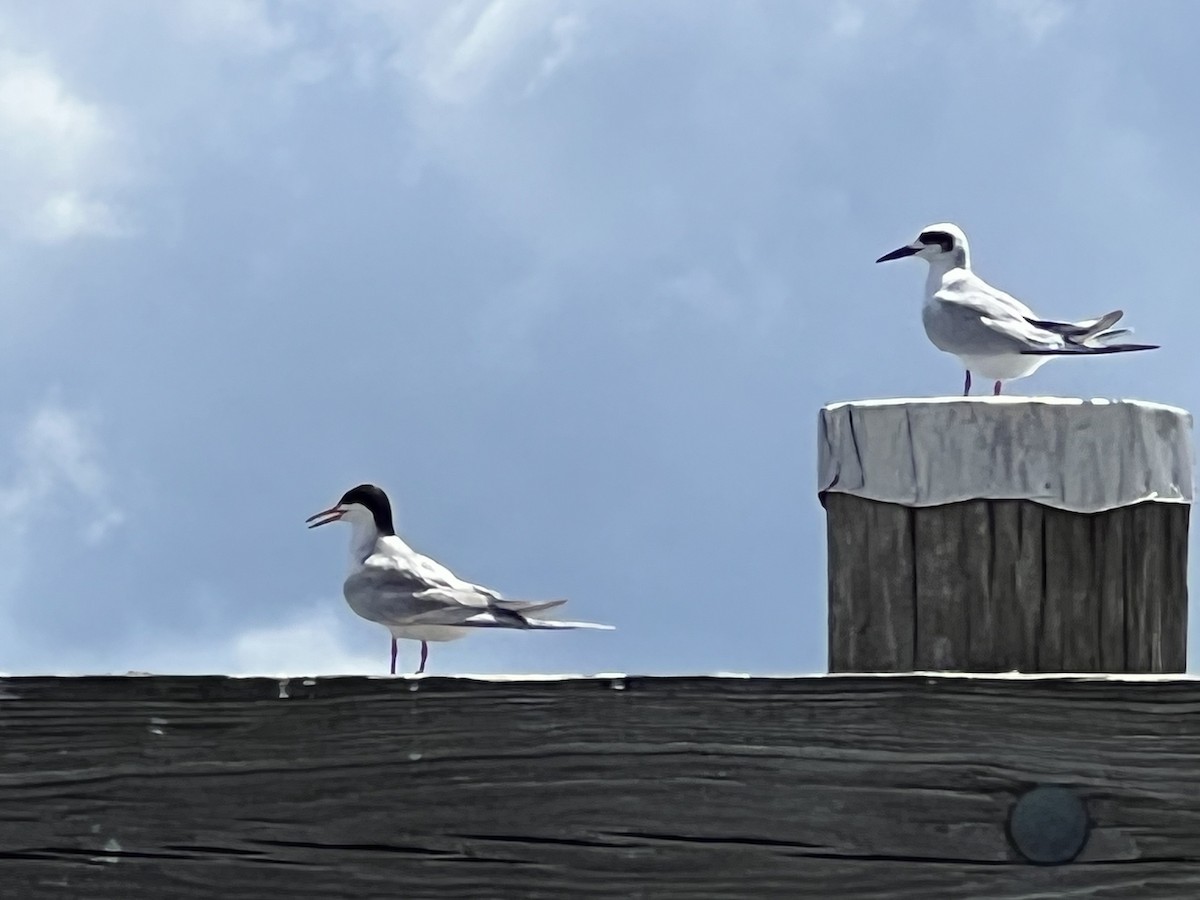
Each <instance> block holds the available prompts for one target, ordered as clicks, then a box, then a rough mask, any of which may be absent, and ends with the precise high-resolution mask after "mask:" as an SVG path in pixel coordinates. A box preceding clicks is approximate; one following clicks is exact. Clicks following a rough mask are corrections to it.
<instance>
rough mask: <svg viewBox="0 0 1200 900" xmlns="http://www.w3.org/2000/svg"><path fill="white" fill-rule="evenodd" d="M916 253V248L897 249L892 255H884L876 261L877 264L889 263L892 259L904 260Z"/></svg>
mask: <svg viewBox="0 0 1200 900" xmlns="http://www.w3.org/2000/svg"><path fill="white" fill-rule="evenodd" d="M916 252H917V251H916V248H913V247H897V248H896V249H895V250H893V251H892V252H891V253H885V254H883V256H881V257H879V259H877V260H875V262H877V263H881V262H887V261H888V260H890V259H904V257H906V256H912V255H913V254H914V253H916Z"/></svg>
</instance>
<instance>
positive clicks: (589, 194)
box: [0, 0, 1200, 673]
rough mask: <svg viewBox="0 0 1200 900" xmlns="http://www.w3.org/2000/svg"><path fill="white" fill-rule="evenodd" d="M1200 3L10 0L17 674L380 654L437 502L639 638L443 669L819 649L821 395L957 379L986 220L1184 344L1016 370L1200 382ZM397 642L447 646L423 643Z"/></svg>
mask: <svg viewBox="0 0 1200 900" xmlns="http://www.w3.org/2000/svg"><path fill="white" fill-rule="evenodd" d="M1197 25H1200V8H1197V7H1195V6H1193V5H1192V4H1191V3H1189V2H1185V0H1181V2H1175V3H1172V2H1168V0H1159V2H1157V3H1156V4H1155V15H1153V16H1148V15H1145V12H1144V11H1143V10H1142V9H1141V7H1139V6H1138V5H1135V4H1126V3H1118V2H1103V0H1096V2H1092V3H1089V4H1086V5H1082V4H1071V3H1067V2H1058V0H1012V2H992V3H985V2H976V3H969V4H968V3H963V4H945V3H926V2H916V0H913V2H900V0H897V2H890V3H881V2H874V0H861V2H856V0H838V2H826V3H819V2H812V3H793V2H788V0H779V2H758V3H751V2H726V3H720V4H718V3H705V4H700V3H695V2H688V0H679V2H668V0H656V2H653V3H606V4H600V3H588V2H572V0H559V2H549V0H547V2H532V0H531V2H499V0H497V2H433V0H429V2H387V0H345V2H342V3H337V4H333V3H323V2H318V0H293V2H261V0H197V2H186V0H180V2H175V3H159V2H155V0H138V2H120V0H111V2H106V3H104V4H97V3H93V2H91V0H79V2H69V0H55V2H46V3H38V4H31V3H20V2H0V284H3V286H4V290H3V292H2V293H0V310H2V311H3V316H4V321H5V327H4V328H3V329H0V379H2V383H3V384H4V386H5V390H3V391H2V392H0V426H2V428H0V512H2V513H4V515H3V517H2V519H0V668H3V669H5V670H7V671H11V672H97V671H118V672H121V671H126V670H144V671H162V672H197V671H200V672H237V673H262V672H272V673H274V672H288V673H302V672H314V673H318V672H319V673H324V672H371V673H379V672H384V671H386V664H387V638H386V635H385V633H384V632H383V631H382V629H379V628H378V627H377V626H374V625H371V624H370V623H367V622H363V621H361V620H359V619H357V618H356V617H355V616H354V615H353V614H352V613H351V612H350V611H349V609H348V608H347V607H346V606H345V604H344V601H343V600H342V599H341V588H340V585H341V578H342V576H343V572H344V565H345V552H346V540H347V537H348V535H347V534H346V533H345V532H344V531H342V532H339V531H338V530H337V529H334V528H329V529H325V530H322V531H317V532H309V531H306V530H305V529H304V527H303V520H304V518H305V517H306V516H307V515H309V514H310V513H313V512H315V511H317V510H318V509H321V508H323V507H325V506H327V505H329V504H330V503H332V502H333V501H334V500H336V499H337V497H338V496H339V495H340V494H341V493H342V492H343V491H344V490H345V489H347V488H349V487H351V486H353V485H354V484H356V483H358V482H360V481H374V482H377V483H379V484H381V485H382V486H384V487H385V488H386V489H387V490H389V492H390V493H391V494H392V497H393V500H394V502H395V503H396V505H397V507H398V520H399V527H400V530H401V531H402V532H403V533H404V535H405V536H406V537H407V538H408V539H409V541H410V543H412V544H414V545H415V546H416V547H417V548H418V549H420V550H422V551H425V552H428V553H430V554H432V555H433V556H435V557H437V558H438V559H440V560H441V561H442V562H444V563H446V564H447V565H449V566H451V567H452V568H454V569H455V570H456V571H458V572H459V573H460V574H461V575H463V576H464V577H467V578H471V579H473V580H477V581H481V582H483V583H486V584H489V585H492V586H495V587H497V588H499V589H501V590H503V591H505V592H506V593H508V594H510V595H512V596H525V597H535V598H538V597H557V596H568V597H570V598H571V604H570V606H568V607H567V609H568V610H569V611H570V612H571V613H572V615H573V616H574V617H577V618H584V619H590V620H593V621H601V622H609V623H612V624H615V625H617V626H618V629H619V630H618V631H616V632H613V633H572V634H495V635H493V634H488V635H480V636H478V637H474V638H471V639H468V640H464V641H460V642H457V643H454V644H446V645H435V646H434V647H433V648H432V652H431V656H430V671H431V672H433V673H446V672H479V673H483V672H597V671H601V672H612V671H626V672H634V673H667V672H713V671H745V672H753V673H783V672H789V673H790V672H814V671H823V670H824V666H825V586H824V578H825V572H824V553H825V550H824V518H823V513H822V510H821V507H820V506H819V504H818V502H817V500H816V497H815V433H814V432H815V421H816V414H817V410H818V408H819V407H820V406H821V404H823V403H826V402H830V401H835V400H843V399H852V398H862V397H880V396H905V395H915V396H928V395H938V394H945V393H954V392H955V391H957V390H958V389H959V387H960V385H961V371H960V369H959V367H958V364H957V362H956V361H955V360H954V359H953V358H951V357H949V356H945V355H943V354H940V353H938V352H937V351H936V350H935V349H934V348H933V347H932V346H931V345H930V344H929V343H928V342H927V340H926V338H925V336H924V333H923V331H922V328H921V324H920V315H919V308H920V296H921V288H922V284H923V280H924V274H925V273H924V267H923V266H922V265H920V264H919V263H915V262H914V263H908V264H905V263H896V264H894V265H892V266H889V267H883V266H879V267H876V266H875V265H874V264H873V260H874V259H875V258H876V257H877V256H879V255H880V254H881V253H883V252H885V251H887V250H890V249H892V248H893V247H896V246H898V245H899V244H900V243H904V242H906V241H908V240H909V239H910V238H911V237H912V236H913V235H914V234H915V233H916V231H917V229H918V228H920V227H921V226H922V225H925V224H927V223H929V222H934V221H941V220H952V221H955V222H957V223H959V224H960V225H961V226H963V227H964V228H965V229H966V231H967V233H968V235H969V236H970V238H971V241H972V251H973V259H974V262H975V265H976V268H977V270H979V271H980V272H981V274H983V275H984V277H986V278H989V279H990V280H992V281H994V282H995V283H997V284H999V285H1001V286H1003V287H1005V288H1007V289H1009V290H1011V291H1012V292H1014V293H1016V294H1018V295H1019V296H1021V297H1023V298H1024V299H1026V300H1027V301H1029V302H1030V303H1031V304H1032V305H1033V306H1034V307H1035V308H1036V309H1038V310H1039V311H1040V312H1043V313H1044V314H1046V315H1049V316H1064V317H1083V316H1086V315H1089V314H1096V313H1100V312H1103V311H1105V310H1108V309H1111V308H1114V307H1118V306H1120V307H1123V308H1124V309H1125V310H1126V311H1127V321H1128V322H1130V324H1132V325H1133V326H1134V327H1135V328H1136V329H1137V334H1138V338H1140V339H1145V340H1149V341H1161V342H1162V343H1163V344H1164V345H1165V346H1164V349H1162V350H1160V351H1157V352H1155V353H1152V354H1135V355H1131V356H1130V357H1128V358H1108V359H1104V360H1065V361H1060V362H1057V363H1051V364H1050V365H1048V366H1046V367H1045V368H1044V369H1042V370H1041V371H1040V372H1039V373H1037V374H1036V375H1035V376H1033V377H1031V378H1029V379H1027V380H1025V381H1023V382H1018V383H1017V384H1015V385H1013V388H1012V390H1013V391H1015V392H1020V393H1045V394H1058V395H1082V396H1087V397H1091V396H1106V397H1138V398H1145V399H1152V400H1157V401H1161V402H1166V403H1173V404H1178V405H1181V406H1184V407H1187V408H1190V409H1195V408H1197V407H1198V406H1200V403H1197V399H1198V398H1197V396H1196V395H1197V393H1198V391H1200V387H1198V386H1197V384H1196V381H1195V379H1194V378H1193V377H1192V375H1191V373H1192V372H1194V371H1195V367H1194V354H1193V353H1192V352H1191V351H1189V350H1188V349H1187V348H1186V347H1185V346H1184V345H1183V338H1184V336H1185V335H1188V334H1193V333H1195V332H1196V331H1197V329H1198V328H1200V312H1198V311H1197V306H1198V304H1197V302H1196V288H1195V285H1196V283H1197V281H1198V280H1200V272H1198V271H1197V269H1198V268H1200V254H1198V253H1197V252H1196V250H1195V242H1196V235H1197V234H1200V222H1198V221H1197V220H1198V218H1200V213H1197V210H1198V209H1200V196H1198V194H1200V176H1198V175H1197V170H1196V167H1195V146H1196V143H1197V137H1198V132H1200V125H1198V123H1197V119H1196V116H1195V105H1194V100H1193V99H1192V98H1191V91H1190V88H1189V86H1190V85H1194V84H1196V83H1198V82H1200V59H1197V57H1196V55H1195V53H1194V48H1193V46H1192V42H1191V40H1190V35H1192V34H1193V33H1194V32H1195V29H1196V26H1197ZM403 652H404V653H405V656H404V657H403V658H402V664H406V663H412V664H415V645H411V644H410V645H407V646H404V647H403Z"/></svg>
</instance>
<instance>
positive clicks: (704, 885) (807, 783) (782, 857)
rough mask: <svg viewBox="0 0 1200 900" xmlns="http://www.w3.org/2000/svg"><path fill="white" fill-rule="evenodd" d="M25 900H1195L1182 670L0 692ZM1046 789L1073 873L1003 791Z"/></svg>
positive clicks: (2, 773) (1196, 709) (9, 862)
mask: <svg viewBox="0 0 1200 900" xmlns="http://www.w3.org/2000/svg"><path fill="white" fill-rule="evenodd" d="M0 695H2V696H3V697H4V698H6V699H4V700H2V701H0V737H2V741H0V753H2V754H3V762H4V765H3V767H2V768H0V884H3V885H4V887H5V892H4V893H5V895H6V896H8V895H11V896H19V897H22V898H26V897H28V898H39V897H63V896H77V897H89V898H101V900H103V898H109V897H111V898H121V900H140V898H149V897H154V898H159V897H167V896H169V897H172V898H184V900H187V898H200V897H211V896H222V897H231V898H257V897H268V896H287V897H296V898H318V897H321V898H333V897H356V898H358V897H395V896H404V897H439V898H442V897H463V898H467V897H481V896H482V897H563V896H572V897H576V896H579V897H656V898H657V897H695V896H704V897H714V898H722V897H729V898H741V897H747V896H771V897H775V896H778V897H796V896H820V897H850V898H853V897H894V898H913V900H961V898H964V897H988V898H1011V900H1018V898H1029V900H1032V898H1034V897H1039V898H1044V897H1047V896H1054V897H1081V898H1082V897H1110V898H1118V897H1154V898H1167V900H1170V898H1180V900H1182V898H1189V900H1191V898H1194V897H1196V896H1200V840H1198V839H1197V835H1198V834H1200V790H1198V789H1197V782H1196V772H1197V771H1200V683H1198V682H1196V681H1191V680H1174V681H1170V680H1154V681H1145V682H1138V681H1125V682H1120V681H1109V680H1100V679H1097V680H1090V679H1086V680H1072V679H985V678H930V677H924V676H909V677H836V678H828V677H827V678H807V679H760V678H754V679H717V678H629V679H618V680H608V679H580V680H564V681H517V682H486V681H485V682H479V681H470V680H464V679H443V678H429V679H424V680H420V681H416V680H413V681H409V680H405V679H396V680H385V679H362V678H344V679H317V680H313V679H308V680H292V681H290V682H287V683H285V684H284V685H282V686H281V685H280V684H279V683H277V682H275V681H271V680H266V679H245V680H229V679H219V678H127V679H122V678H87V679H36V678H31V679H7V680H5V681H4V682H3V684H0ZM1038 783H1054V784H1064V785H1067V786H1070V787H1071V788H1072V789H1074V790H1075V791H1077V792H1078V793H1079V794H1080V795H1081V796H1082V797H1083V798H1084V800H1085V802H1086V804H1087V806H1088V813H1089V816H1090V818H1091V820H1092V822H1093V823H1094V824H1093V828H1092V832H1091V835H1090V838H1089V840H1088V843H1087V845H1086V846H1085V847H1084V849H1083V852H1082V853H1081V855H1080V856H1079V858H1078V860H1077V861H1076V862H1074V863H1070V864H1068V865H1065V866H1060V867H1037V866H1031V865H1028V864H1025V863H1024V862H1023V861H1022V860H1021V859H1020V858H1019V857H1018V855H1017V854H1016V852H1015V850H1014V849H1013V848H1012V847H1011V845H1010V844H1009V841H1008V839H1007V837H1006V833H1005V820H1006V817H1007V814H1008V810H1009V809H1010V807H1011V805H1012V803H1013V802H1014V801H1015V799H1016V798H1017V797H1019V796H1020V795H1021V794H1022V793H1023V792H1024V791H1025V790H1026V789H1027V788H1028V787H1030V786H1032V785H1035V784H1038Z"/></svg>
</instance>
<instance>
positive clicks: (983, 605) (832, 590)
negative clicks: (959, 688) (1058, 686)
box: [824, 493, 1191, 674]
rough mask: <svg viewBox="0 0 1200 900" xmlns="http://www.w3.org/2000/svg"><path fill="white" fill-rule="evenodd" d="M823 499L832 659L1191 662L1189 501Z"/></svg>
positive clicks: (1115, 668) (1020, 664) (1054, 668)
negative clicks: (1077, 509)
mask: <svg viewBox="0 0 1200 900" xmlns="http://www.w3.org/2000/svg"><path fill="white" fill-rule="evenodd" d="M824 502H825V506H826V511H827V532H828V542H829V557H828V558H829V568H828V577H829V621H830V633H829V669H830V671H831V672H909V671H914V670H918V671H964V672H1004V671H1013V670H1016V671H1021V672H1044V673H1055V672H1081V671H1084V672H1114V673H1120V672H1128V673H1155V674H1175V673H1181V672H1183V671H1185V668H1186V664H1187V597H1188V594H1187V536H1188V525H1189V518H1190V512H1191V509H1190V507H1188V506H1186V505H1182V504H1172V503H1143V504H1139V505H1137V506H1131V507H1127V508H1122V509H1115V510H1110V511H1108V512H1102V513H1096V514H1094V515H1084V514H1082V513H1074V512H1067V511H1064V510H1060V509H1053V508H1050V507H1045V506H1040V505H1038V504H1036V503H1031V502H1026V501H1020V500H968V501H964V502H961V503H951V504H947V505H945V506H935V507H920V508H915V509H910V508H907V507H902V506H898V505H894V504H888V503H880V502H878V501H874V500H866V499H863V498H861V497H855V496H853V495H850V494H839V493H829V494H827V495H825V498H824ZM906 613H908V618H906ZM910 647H911V648H912V652H911V655H910V654H909V648H910Z"/></svg>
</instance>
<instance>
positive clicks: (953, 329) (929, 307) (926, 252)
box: [875, 222, 1158, 397]
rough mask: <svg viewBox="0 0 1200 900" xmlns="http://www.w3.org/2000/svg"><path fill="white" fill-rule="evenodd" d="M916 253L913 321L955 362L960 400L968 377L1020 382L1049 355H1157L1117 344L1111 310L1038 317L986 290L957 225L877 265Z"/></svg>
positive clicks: (1117, 314)
mask: <svg viewBox="0 0 1200 900" xmlns="http://www.w3.org/2000/svg"><path fill="white" fill-rule="evenodd" d="M905 256H918V257H920V258H921V259H923V260H925V261H926V262H927V263H929V277H928V278H927V279H926V281H925V306H924V308H923V309H922V310H921V318H922V320H923V321H924V323H925V333H926V334H927V335H929V340H931V341H932V342H933V344H934V346H935V347H937V348H938V349H939V350H944V351H945V352H947V353H952V354H953V355H955V356H957V357H958V358H959V359H960V360H962V364H963V367H964V368H965V369H966V370H967V378H966V381H965V383H964V386H963V396H964V397H965V396H967V395H968V394H970V393H971V373H972V372H974V373H975V374H977V375H982V376H983V377H984V378H987V379H989V380H994V381H995V385H994V386H993V389H992V393H993V394H999V393H1000V387H1001V385H1002V383H1003V382H1005V381H1011V380H1012V379H1014V378H1024V377H1025V376H1026V375H1031V374H1032V373H1033V372H1035V371H1037V370H1038V369H1039V368H1040V367H1041V366H1043V365H1044V364H1045V363H1047V362H1049V361H1050V359H1052V358H1053V357H1055V356H1095V355H1099V354H1102V353H1128V352H1130V351H1133V350H1157V349H1158V345H1156V344H1118V343H1114V341H1115V340H1116V339H1117V338H1122V337H1125V336H1126V335H1129V334H1132V331H1131V330H1130V329H1128V328H1118V329H1113V327H1112V326H1113V325H1115V324H1116V323H1117V321H1118V320H1119V319H1120V318H1121V316H1123V315H1124V313H1123V312H1122V311H1121V310H1119V309H1116V310H1113V311H1112V312H1110V313H1105V314H1104V315H1102V316H1099V317H1098V318H1095V319H1087V320H1085V321H1082V322H1059V321H1057V320H1054V319H1044V318H1042V317H1041V316H1039V315H1037V314H1036V313H1035V312H1034V311H1033V310H1032V309H1030V308H1029V307H1028V306H1026V305H1025V304H1024V303H1022V302H1021V301H1020V300H1018V299H1017V298H1016V297H1013V296H1010V295H1009V294H1006V293H1004V291H1001V290H997V289H996V288H994V287H992V286H991V285H990V284H988V283H987V282H986V281H984V280H983V279H982V278H980V277H979V276H978V275H976V274H975V273H974V272H972V271H971V252H970V249H969V248H968V246H967V236H966V235H965V234H964V233H963V231H962V229H961V228H959V227H958V226H957V225H952V224H951V223H949V222H943V223H940V224H938V225H929V226H928V227H926V228H925V229H923V230H922V231H921V233H920V234H919V235H917V239H916V240H915V241H913V242H912V243H911V244H905V245H904V246H903V247H899V248H898V249H896V250H893V251H892V252H891V253H885V254H884V255H883V256H881V257H879V259H877V260H875V262H877V263H881V262H887V261H888V260H891V259H901V258H903V257H905Z"/></svg>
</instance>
